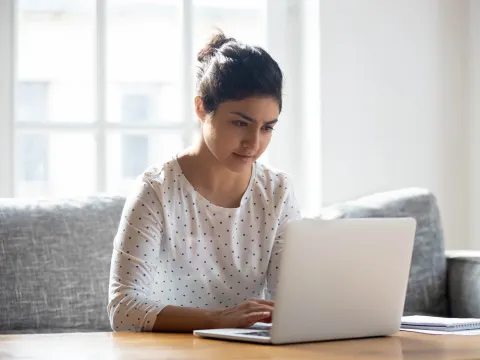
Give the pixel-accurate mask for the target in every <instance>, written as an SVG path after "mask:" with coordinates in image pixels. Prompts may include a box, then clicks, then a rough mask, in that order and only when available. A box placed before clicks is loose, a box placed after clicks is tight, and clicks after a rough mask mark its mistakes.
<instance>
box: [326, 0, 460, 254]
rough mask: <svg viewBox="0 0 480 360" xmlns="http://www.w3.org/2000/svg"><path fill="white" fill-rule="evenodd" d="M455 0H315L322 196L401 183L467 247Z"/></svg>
mask: <svg viewBox="0 0 480 360" xmlns="http://www.w3.org/2000/svg"><path fill="white" fill-rule="evenodd" d="M466 9H467V8H466V2H465V1H460V0H423V1H399V0H388V1H386V0H362V1H356V0H322V1H321V8H320V18H321V21H320V24H321V25H320V27H321V28H320V34H321V44H322V46H321V64H322V66H321V92H322V112H321V122H322V129H321V144H322V170H321V173H322V200H323V203H324V204H325V205H326V204H329V203H332V202H336V201H343V200H346V199H351V198H355V197H358V196H360V195H364V194H369V193H373V192H377V191H384V190H391V189H397V188H402V187H408V186H421V187H426V188H428V189H431V190H432V191H433V192H434V193H435V194H436V195H437V197H438V199H439V203H440V208H441V212H442V216H443V219H444V228H445V234H446V246H447V247H448V248H465V247H469V245H470V244H469V237H468V186H469V172H468V161H469V157H468V141H467V139H468V131H469V129H468V121H467V120H468V112H467V108H468V106H467V105H468V99H467V89H468V86H467V79H468V76H467V73H466V70H465V67H466V54H467V46H466V44H467V41H466V39H467V37H466V34H467V32H466V25H465V24H467V21H466V20H467V19H466V17H467V11H466Z"/></svg>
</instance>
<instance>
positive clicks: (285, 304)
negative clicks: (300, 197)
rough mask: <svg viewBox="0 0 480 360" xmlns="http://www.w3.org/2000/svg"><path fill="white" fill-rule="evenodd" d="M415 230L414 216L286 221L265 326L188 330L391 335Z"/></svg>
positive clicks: (255, 335) (261, 336)
mask: <svg viewBox="0 0 480 360" xmlns="http://www.w3.org/2000/svg"><path fill="white" fill-rule="evenodd" d="M415 229H416V222H415V219H413V218H366V219H335V220H312V219H303V220H296V221H292V222H290V223H289V225H288V226H287V228H286V232H285V244H284V250H283V253H282V258H281V266H280V269H279V271H280V272H279V278H278V287H277V295H276V299H275V310H274V312H273V317H272V324H271V326H267V325H266V326H265V328H261V327H258V326H257V327H256V328H249V329H210V330H196V331H194V334H195V335H197V336H201V337H209V338H216V339H228V340H239V341H249V342H257V343H267V344H286V343H298V342H313V341H325V340H337V339H351V338H364V337H377V336H389V335H393V334H394V333H396V332H397V331H399V329H400V323H401V317H402V314H403V308H404V303H405V296H406V291H407V284H408V276H409V271H410V263H411V257H412V251H413V243H414V238H415ZM256 325H259V324H256Z"/></svg>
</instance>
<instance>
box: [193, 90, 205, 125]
mask: <svg viewBox="0 0 480 360" xmlns="http://www.w3.org/2000/svg"><path fill="white" fill-rule="evenodd" d="M195 113H196V114H197V117H198V119H199V120H200V121H201V122H202V123H203V122H204V121H205V117H206V115H207V113H206V112H205V107H204V106H203V100H202V98H201V97H200V96H195Z"/></svg>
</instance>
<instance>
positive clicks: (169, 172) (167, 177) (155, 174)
mask: <svg viewBox="0 0 480 360" xmlns="http://www.w3.org/2000/svg"><path fill="white" fill-rule="evenodd" d="M180 176H181V172H180V171H179V169H178V165H177V164H176V160H175V159H174V158H172V159H170V160H168V161H165V162H159V163H154V164H151V165H150V166H148V167H147V168H146V169H145V170H144V171H143V173H142V174H141V175H140V176H139V177H140V179H141V180H142V181H143V182H148V183H150V184H156V185H160V186H164V185H167V184H171V183H174V182H176V181H177V178H179V177H180Z"/></svg>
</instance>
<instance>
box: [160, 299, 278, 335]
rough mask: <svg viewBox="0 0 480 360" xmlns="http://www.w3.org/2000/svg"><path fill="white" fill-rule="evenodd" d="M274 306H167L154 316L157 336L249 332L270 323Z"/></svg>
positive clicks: (258, 303) (265, 302) (263, 302)
mask: <svg viewBox="0 0 480 360" xmlns="http://www.w3.org/2000/svg"><path fill="white" fill-rule="evenodd" d="M273 307H274V302H273V301H268V300H263V299H250V300H248V301H245V302H243V303H241V304H239V305H237V306H234V307H232V308H228V309H197V308H189V307H181V306H173V305H167V306H165V307H164V308H163V310H162V311H161V312H160V313H159V314H158V315H157V320H156V321H155V324H154V326H153V331H156V332H192V331H194V330H200V329H218V328H248V327H250V326H252V325H253V324H255V323H256V322H259V321H263V322H265V321H270V319H271V316H272V312H273Z"/></svg>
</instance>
